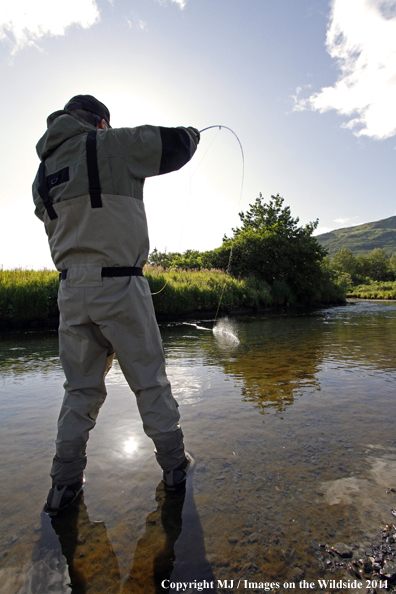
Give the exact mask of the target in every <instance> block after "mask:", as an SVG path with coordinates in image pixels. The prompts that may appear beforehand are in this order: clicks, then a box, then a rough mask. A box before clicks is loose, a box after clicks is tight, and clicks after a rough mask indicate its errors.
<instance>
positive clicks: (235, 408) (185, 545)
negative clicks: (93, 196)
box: [0, 303, 396, 594]
mask: <svg viewBox="0 0 396 594" xmlns="http://www.w3.org/2000/svg"><path fill="white" fill-rule="evenodd" d="M235 323H236V325H237V335H238V338H239V341H240V343H239V344H237V345H229V344H228V345H225V344H220V342H219V341H218V340H216V337H215V336H214V334H213V332H212V331H204V330H201V329H200V326H203V327H205V326H207V328H209V329H211V327H212V324H211V323H210V324H208V323H205V322H199V323H197V325H196V326H187V325H184V324H183V325H182V324H179V325H176V324H174V325H168V326H163V327H162V329H161V331H162V336H163V341H164V348H165V353H166V356H167V361H168V372H169V376H170V379H171V382H172V385H173V389H174V393H175V396H176V398H177V399H178V401H179V403H180V409H181V413H182V419H183V430H184V432H185V435H186V439H187V445H188V447H190V448H191V449H192V451H194V454H195V457H196V460H197V468H196V471H195V476H194V497H193V493H192V491H191V493H189V492H187V493H186V498H185V500H184V503H183V506H182V511H181V518H180V509H179V511H178V507H177V505H174V507H173V512H172V513H171V511H169V513H168V511H166V510H167V505H166V502H165V501H164V499H163V493H161V491H160V490H155V485H157V484H158V481H159V478H160V471H159V469H158V467H157V465H156V462H155V459H154V457H153V453H152V444H151V442H149V440H148V439H147V438H146V437H145V436H144V433H143V431H142V428H141V421H140V418H139V416H138V413H137V409H136V404H135V401H134V398H133V396H132V395H131V393H130V390H129V388H128V386H126V385H125V381H124V379H123V376H122V374H121V371H120V369H119V366H118V364H117V362H115V363H114V365H113V369H112V371H111V372H110V373H109V375H108V376H107V386H108V390H109V395H108V398H107V400H106V403H105V405H104V407H103V411H102V412H101V414H100V415H99V419H98V424H97V427H96V429H95V431H93V432H92V434H91V438H90V441H89V445H88V459H89V462H88V467H87V481H86V487H85V495H84V499H82V500H81V501H80V502H79V506H80V507H79V513H78V515H77V517H76V519H75V521H74V520H73V522H74V523H73V522H72V523H71V524H70V525H68V526H67V529H66V532H67V533H68V534H69V536H68V538H67V539H66V538H64V537H63V536H62V534H61V530H60V529H59V537H58V535H57V534H56V533H55V532H54V530H53V528H52V525H50V526H49V528H50V529H51V530H52V535H53V538H52V539H51V533H50V532H48V530H47V528H48V526H47V527H45V526H42V527H41V526H39V527H38V528H37V526H36V522H37V521H36V518H37V515H38V511H39V510H40V509H42V505H43V502H44V498H45V496H46V494H47V492H48V487H49V485H48V484H47V482H46V480H47V479H46V477H47V473H48V468H49V465H50V459H51V457H52V453H53V439H54V430H55V424H56V418H57V414H58V411H59V403H60V400H61V398H62V392H63V390H62V372H61V369H60V365H59V360H58V356H57V339H56V334H54V333H52V334H51V333H50V334H49V335H44V336H43V335H41V336H40V337H37V336H36V335H32V334H31V335H29V336H28V335H25V334H24V333H18V334H17V335H12V336H11V335H7V336H5V335H3V341H2V342H0V377H1V386H2V390H1V394H0V419H1V432H0V447H1V448H2V457H1V459H0V497H1V500H2V510H1V512H0V513H1V514H2V515H1V524H0V526H1V528H0V536H1V539H0V581H1V580H2V581H3V582H4V584H6V585H5V586H4V588H5V590H4V591H5V592H7V594H8V593H9V592H15V593H17V592H18V593H20V592H25V594H26V592H34V589H33V588H34V587H35V588H36V591H37V592H40V594H44V592H45V589H44V588H47V589H48V588H49V587H50V586H49V585H50V582H51V583H52V584H55V583H56V584H57V588H58V590H55V591H59V592H62V588H66V590H65V591H70V588H68V589H67V584H66V582H67V581H70V580H71V579H73V580H74V582H75V584H76V585H75V587H77V584H79V583H80V584H83V585H80V586H78V587H81V588H82V587H84V588H85V589H86V591H87V592H90V591H91V592H94V591H95V590H93V589H92V588H93V586H90V584H91V583H92V584H96V585H95V587H96V588H97V590H96V592H101V590H100V588H102V585H100V584H101V582H100V579H102V581H103V584H104V585H103V587H105V588H107V590H105V591H106V592H112V590H111V588H115V590H114V591H116V592H120V593H122V591H123V588H124V591H125V592H134V591H135V590H134V588H135V589H136V591H137V592H139V591H144V592H150V591H153V592H155V588H156V587H157V586H156V585H155V584H158V579H157V577H155V576H161V575H168V574H169V572H170V571H171V577H170V579H172V580H174V581H176V580H183V581H193V580H194V579H197V580H203V579H204V577H205V579H206V580H207V581H208V582H211V581H213V580H214V581H215V583H217V581H216V580H226V579H228V580H231V579H237V578H239V577H243V578H244V579H251V580H252V581H261V579H262V578H263V577H265V578H267V579H273V580H275V581H277V580H281V579H286V578H288V579H291V580H293V579H296V580H298V579H302V577H305V579H312V580H315V579H317V578H318V577H319V576H321V575H324V568H323V567H322V566H321V564H320V559H319V558H318V557H317V556H315V554H316V553H317V550H316V549H315V548H313V547H312V545H311V541H312V539H315V540H316V542H327V543H329V544H335V543H336V542H344V543H346V544H351V545H353V546H355V547H360V546H362V547H363V546H364V543H365V542H366V541H367V539H368V538H369V537H370V536H371V535H373V534H374V533H375V532H376V531H377V530H378V529H379V528H380V526H381V524H382V523H386V522H389V521H391V520H392V517H391V516H390V514H389V510H390V508H395V507H396V494H395V492H392V491H389V489H387V487H394V488H395V487H396V485H395V484H394V482H395V476H396V475H395V464H396V442H395V434H394V417H395V414H396V400H395V381H396V374H395V371H396V348H395V347H396V306H395V304H392V303H381V304H377V303H375V304H365V303H358V304H356V305H355V304H353V305H348V306H346V307H340V308H334V309H324V310H316V311H311V312H305V311H304V312H302V311H300V312H294V313H290V314H288V315H285V314H282V313H281V314H276V315H274V314H265V315H259V316H247V317H244V318H240V319H237V320H236V321H235ZM258 413H260V414H258ZM261 413H272V414H267V415H266V417H265V419H264V420H265V423H263V416H262V414H261ZM179 503H180V502H179ZM85 505H87V508H88V510H89V514H90V517H91V518H95V519H98V520H101V522H99V523H97V522H93V521H92V520H90V519H89V517H88V512H87V510H86V508H85ZM164 510H165V511H164ZM172 514H173V515H172ZM166 518H168V519H169V521H168V520H166ZM38 529H39V532H37V530H38ZM40 535H41V536H40ZM71 535H74V536H71ZM37 539H38V540H37ZM73 539H74V540H73ZM60 541H61V542H62V541H65V544H64V545H63V544H62V547H63V546H64V547H65V549H64V553H63V554H62V551H61V544H60ZM89 543H91V544H89ZM88 545H89V546H88ZM66 558H67V559H68V561H70V564H69V565H68V564H67V563H66ZM104 558H105V560H103V559H104ZM40 562H41V565H40ZM70 566H72V570H71V569H70ZM155 568H156V569H155ZM73 572H74V573H73ZM95 572H96V574H97V578H96V577H94V573H95ZM104 574H106V575H104ZM109 575H110V576H112V577H111V579H109V577H108V576H109ZM46 576H47V577H46ZM51 576H52V577H51ZM73 576H74V577H73ZM79 576H82V578H81V579H80V578H79ZM87 576H88V577H89V579H87ZM79 579H80V582H78V580H79ZM51 580H52V581H51ZM84 580H85V582H84ZM95 580H97V581H95ZM23 584H25V585H26V587H25V586H23ZM34 584H36V586H34ZM37 584H38V585H37ZM23 587H25V590H23ZM54 587H55V586H54ZM29 588H30V590H29ZM39 588H41V589H39ZM89 588H91V590H90V589H89ZM117 588H118V590H117ZM128 588H129V590H128ZM148 588H149V589H148ZM150 589H151V590H150ZM76 591H77V590H76ZM81 591H83V590H81ZM162 591H163V590H162Z"/></svg>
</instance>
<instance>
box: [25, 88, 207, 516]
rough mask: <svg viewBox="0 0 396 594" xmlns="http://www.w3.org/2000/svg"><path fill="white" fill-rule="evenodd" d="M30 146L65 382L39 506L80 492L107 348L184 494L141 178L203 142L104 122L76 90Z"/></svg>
mask: <svg viewBox="0 0 396 594" xmlns="http://www.w3.org/2000/svg"><path fill="white" fill-rule="evenodd" d="M47 126H48V129H47V131H46V132H45V134H44V135H43V137H42V138H41V139H40V140H39V142H38V144H37V147H36V148H37V153H38V156H39V158H40V160H41V164H40V167H39V170H38V172H37V175H36V178H35V181H34V183H33V199H34V202H35V206H36V210H35V214H36V215H37V216H38V218H39V219H40V220H41V221H43V222H44V225H45V230H46V233H47V235H48V241H49V246H50V250H51V255H52V259H53V261H54V264H55V266H56V268H57V270H59V272H60V275H59V276H60V286H59V293H58V305H59V311H60V323H59V352H60V359H61V363H62V366H63V370H64V373H65V376H66V381H65V384H64V387H65V395H64V399H63V403H62V406H61V411H60V414H59V419H58V433H57V439H56V453H55V456H54V459H53V464H52V468H51V473H50V475H51V478H52V487H51V489H50V491H49V494H48V498H47V501H46V503H45V506H44V511H45V512H46V513H48V514H49V515H50V516H56V515H57V514H59V513H60V512H62V511H64V510H65V509H67V507H68V506H69V505H70V504H71V503H72V502H73V501H74V500H75V499H76V497H77V496H78V494H79V493H80V491H81V489H82V487H83V481H84V478H83V473H84V469H85V466H86V444H87V441H88V437H89V432H90V430H91V429H92V428H93V427H94V426H95V423H96V419H97V416H98V413H99V410H100V408H101V406H102V404H103V403H104V401H105V398H106V387H105V376H106V374H107V372H108V371H109V369H110V367H111V364H112V359H113V356H114V353H116V354H117V358H118V361H119V364H120V367H121V369H122V372H123V373H124V376H125V378H126V380H127V382H128V384H129V386H130V388H131V390H132V391H133V392H134V393H135V395H136V399H137V405H138V409H139V412H140V415H141V418H142V421H143V428H144V431H145V432H146V434H147V435H148V436H149V437H150V438H151V439H152V440H153V442H154V445H155V454H156V458H157V461H158V463H159V465H160V466H161V468H162V470H163V481H164V483H165V488H166V489H167V490H169V491H179V490H183V488H184V486H185V479H186V475H187V472H188V469H189V466H190V463H191V461H192V458H191V457H190V456H189V455H188V454H187V455H186V453H185V450H184V442H183V433H182V430H181V428H180V424H179V419H180V414H179V412H178V404H177V402H176V400H175V399H174V397H173V395H172V392H171V386H170V383H169V380H168V378H167V376H166V372H165V358H164V351H163V346H162V342H161V337H160V333H159V329H158V325H157V322H156V319H155V315H154V308H153V304H152V299H151V294H150V289H149V286H148V283H147V281H146V279H145V278H144V276H143V273H142V267H143V266H144V264H145V262H146V260H147V257H148V253H149V239H148V231H147V222H146V215H145V209H144V204H143V185H144V181H145V178H146V177H150V176H154V175H161V174H164V173H168V172H171V171H175V170H177V169H180V168H181V167H182V166H183V165H185V164H186V163H187V162H188V161H189V160H190V159H191V157H192V156H193V154H194V152H195V151H196V148H197V145H198V143H199V139H200V136H199V132H198V130H196V129H195V128H191V127H190V128H183V127H179V128H163V127H158V126H148V125H145V126H139V127H136V128H115V129H113V128H112V127H111V126H110V112H109V110H108V109H107V107H106V106H105V105H104V104H103V103H101V102H100V101H98V100H97V99H95V97H92V96H91V95H77V96H75V97H73V98H72V99H70V101H69V102H68V103H67V104H66V105H65V108H64V109H63V110H60V111H56V112H55V113H53V114H51V115H50V116H49V117H48V119H47Z"/></svg>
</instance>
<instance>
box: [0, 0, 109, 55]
mask: <svg viewBox="0 0 396 594" xmlns="http://www.w3.org/2000/svg"><path fill="white" fill-rule="evenodd" d="M98 20H99V11H98V7H97V5H96V2H95V0H68V1H67V2H63V1H62V0H34V1H33V0H12V1H11V2H8V3H7V5H6V6H5V7H2V10H1V14H0V41H3V42H7V43H8V44H9V45H10V46H11V49H12V54H15V53H16V52H17V51H18V50H19V49H21V48H23V47H25V46H27V45H36V42H37V41H38V40H39V39H40V38H42V37H44V36H45V35H64V34H65V31H66V28H67V27H69V26H70V25H73V24H78V25H80V26H81V27H84V29H87V28H88V27H91V26H92V25H94V24H95V23H96V22H97V21H98Z"/></svg>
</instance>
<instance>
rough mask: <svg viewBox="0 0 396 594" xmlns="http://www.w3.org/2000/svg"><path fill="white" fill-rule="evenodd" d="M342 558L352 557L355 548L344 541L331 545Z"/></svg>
mask: <svg viewBox="0 0 396 594" xmlns="http://www.w3.org/2000/svg"><path fill="white" fill-rule="evenodd" d="M331 548H332V550H333V551H335V552H336V553H337V554H338V555H339V556H340V557H341V558H342V559H350V558H351V557H352V555H353V550H352V549H351V547H348V546H347V545H346V544H344V543H343V542H338V543H337V544H335V545H334V546H333V547H331Z"/></svg>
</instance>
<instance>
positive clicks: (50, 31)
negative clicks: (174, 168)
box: [0, 0, 396, 268]
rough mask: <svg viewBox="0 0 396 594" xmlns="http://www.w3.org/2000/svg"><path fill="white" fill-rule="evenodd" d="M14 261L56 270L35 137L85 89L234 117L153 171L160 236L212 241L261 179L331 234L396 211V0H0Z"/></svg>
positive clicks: (148, 193) (204, 245) (162, 241)
mask: <svg viewBox="0 0 396 594" xmlns="http://www.w3.org/2000/svg"><path fill="white" fill-rule="evenodd" d="M0 71H1V79H2V88H3V92H2V96H1V99H0V101H1V113H2V126H1V134H2V142H1V145H0V158H1V163H2V176H1V178H0V209H1V212H0V214H1V216H0V266H1V265H2V266H3V267H4V268H11V267H15V266H21V267H33V268H41V267H51V266H52V262H51V259H50V256H49V249H48V245H47V240H46V235H45V232H44V228H43V225H42V223H41V222H40V221H39V220H38V219H36V217H35V216H34V214H33V203H32V198H31V183H32V180H33V178H34V176H35V173H36V170H37V167H38V165H39V161H38V158H37V155H36V152H35V145H36V142H37V141H38V139H39V138H40V136H41V135H42V134H43V133H44V131H45V129H46V117H47V116H48V115H49V114H50V113H51V112H53V111H55V110H57V109H60V108H62V107H63V106H64V104H65V103H66V102H67V101H68V99H70V98H71V97H72V96H73V95H76V94H80V93H88V94H92V95H95V96H96V97H97V98H98V99H100V100H101V101H103V102H104V103H105V104H106V105H107V106H108V108H109V109H110V112H111V120H112V125H113V126H135V125H139V124H145V123H150V124H159V125H165V126H177V125H186V126H189V125H192V126H195V127H197V128H199V129H202V128H205V127H206V126H211V125H220V124H221V125H224V126H228V127H230V128H231V129H232V130H233V131H234V132H235V133H236V134H237V136H238V138H239V139H240V141H241V143H242V146H243V150H244V155H245V178H244V185H243V192H242V196H241V193H240V190H241V181H242V158H241V151H240V148H239V144H238V142H237V140H236V138H235V137H234V136H233V135H232V134H231V133H230V132H229V131H227V130H226V129H224V128H223V129H222V130H220V131H219V130H218V129H212V130H209V131H207V132H204V133H203V134H202V140H201V144H200V146H199V149H198V152H197V153H196V155H195V156H194V158H193V160H192V161H191V163H190V165H189V166H187V167H185V168H184V169H183V170H181V171H179V172H176V173H172V174H169V175H167V176H161V177H158V178H153V179H149V180H147V182H146V186H145V204H146V211H147V216H148V221H149V229H150V239H151V248H154V247H157V249H159V250H162V251H164V250H167V251H174V250H181V251H184V250H185V249H187V248H192V249H199V250H204V249H211V248H214V247H217V246H219V245H220V244H221V239H222V237H223V235H224V234H225V233H226V234H230V231H231V227H233V226H235V225H237V224H238V222H239V217H238V212H239V211H240V210H246V209H247V208H248V206H249V204H250V203H252V202H254V200H255V198H256V197H257V196H258V194H259V193H260V192H261V193H262V194H263V196H264V197H265V198H266V199H269V198H270V196H271V194H277V193H279V194H281V195H282V196H283V197H284V199H285V204H287V205H289V206H290V207H291V209H292V214H293V216H295V217H296V216H298V217H299V218H300V221H301V223H306V222H308V221H312V220H315V219H317V218H319V221H320V228H319V231H322V232H324V231H327V230H330V229H335V228H339V227H346V226H350V225H357V224H360V223H365V222H369V221H374V220H378V219H382V218H386V217H390V216H393V215H395V214H396V205H395V183H394V177H395V175H394V171H395V167H394V159H395V156H396V152H395V149H396V139H395V134H396V110H395V108H394V106H395V104H396V0H332V1H331V2H329V1H327V0H326V1H323V0H305V1H301V2H296V1H295V0H277V1H271V0H128V1H126V0H111V1H110V0H97V1H95V0H78V1H77V0H69V1H68V2H67V3H64V2H60V1H58V0H35V2H31V1H29V0H14V2H12V3H11V2H10V3H9V7H7V8H4V7H3V8H2V10H1V13H0Z"/></svg>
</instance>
